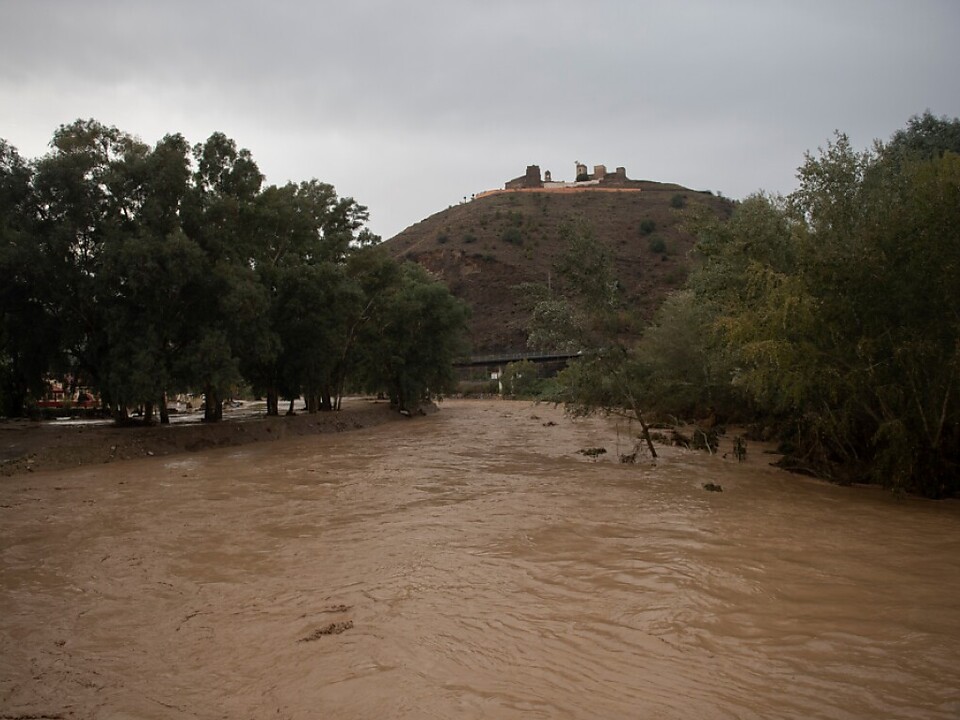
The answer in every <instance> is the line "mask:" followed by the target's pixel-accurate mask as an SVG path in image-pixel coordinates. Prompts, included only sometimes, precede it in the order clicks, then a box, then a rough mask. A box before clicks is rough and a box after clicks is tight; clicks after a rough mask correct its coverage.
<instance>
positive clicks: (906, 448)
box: [693, 122, 960, 497]
mask: <svg viewBox="0 0 960 720" xmlns="http://www.w3.org/2000/svg"><path fill="white" fill-rule="evenodd" d="M927 125H929V123H914V124H912V125H911V127H910V129H909V130H908V131H907V132H906V133H905V134H898V135H895V136H894V140H893V141H892V143H891V146H889V147H884V146H882V145H881V146H878V148H877V149H876V150H875V151H874V152H872V153H858V152H856V151H854V150H853V149H852V148H851V146H850V143H849V141H848V140H847V138H846V137H845V136H843V135H838V136H837V138H836V139H835V140H834V141H833V142H831V143H829V144H828V146H827V147H826V148H825V149H823V150H821V151H820V152H819V153H818V154H817V155H816V156H813V155H810V156H808V157H807V159H806V162H805V163H804V165H803V166H802V167H801V168H800V171H799V178H800V187H799V188H798V190H797V191H796V192H795V193H793V194H791V195H790V196H789V197H788V198H786V200H781V199H779V198H769V197H765V196H762V195H758V196H755V197H753V198H749V199H748V200H747V201H745V202H744V203H743V204H742V205H741V206H740V208H739V209H738V210H737V212H736V213H735V214H734V216H733V218H732V219H731V221H730V222H729V223H727V224H726V225H725V226H720V225H717V224H712V225H711V226H709V227H706V228H704V229H703V232H702V240H701V243H700V246H699V249H700V251H701V253H702V255H703V257H704V262H703V265H702V270H701V271H700V272H699V273H698V275H697V276H696V278H695V279H694V281H693V284H694V287H695V288H696V291H697V293H698V296H699V297H700V298H701V300H702V301H703V302H704V303H705V304H707V305H709V306H711V307H713V308H714V309H715V310H716V312H717V323H716V325H717V327H718V329H719V331H720V333H721V337H722V339H723V342H724V345H725V347H727V348H728V350H729V352H731V353H733V354H734V355H735V356H736V362H737V365H738V367H739V371H738V373H737V377H736V384H737V386H738V387H739V388H741V389H742V390H744V391H745V392H747V393H749V395H750V396H751V397H752V398H753V400H754V402H756V403H757V406H758V408H759V409H760V410H761V411H763V412H766V413H768V414H769V415H770V416H772V417H774V418H779V420H780V422H781V423H782V425H783V426H785V427H790V428H792V429H793V433H794V437H795V438H796V448H797V452H796V458H795V460H794V461H795V462H797V463H800V464H801V465H803V466H806V467H808V468H815V469H816V470H817V471H819V472H821V473H824V474H827V475H829V476H832V477H835V478H837V479H841V480H843V479H872V480H874V481H876V482H879V483H882V484H884V485H887V486H890V487H894V488H898V489H903V490H908V491H914V492H920V493H923V494H925V495H929V496H934V497H938V496H943V495H949V494H951V493H953V492H956V491H957V489H958V487H960V486H958V481H957V478H958V477H960V473H958V461H960V451H958V448H960V443H958V438H960V382H958V378H960V375H958V370H960V316H958V315H957V313H956V312H953V311H951V310H950V308H955V307H956V298H957V297H960V235H958V232H960V230H958V228H960V156H958V155H956V154H954V153H952V152H950V151H949V148H948V150H947V151H946V152H944V153H942V154H941V153H939V152H935V151H932V150H931V146H936V145H937V144H938V143H939V142H941V139H940V138H941V133H940V132H939V131H940V130H942V129H944V125H951V124H949V123H939V122H938V123H935V124H934V129H935V130H937V132H936V133H934V134H933V135H932V136H928V137H922V136H923V128H924V127H925V126H927ZM948 129H949V128H948ZM907 138H909V140H908V139H907ZM891 148H892V149H891ZM911 148H920V149H919V150H913V149H911Z"/></svg>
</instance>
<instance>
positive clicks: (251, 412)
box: [0, 398, 404, 476]
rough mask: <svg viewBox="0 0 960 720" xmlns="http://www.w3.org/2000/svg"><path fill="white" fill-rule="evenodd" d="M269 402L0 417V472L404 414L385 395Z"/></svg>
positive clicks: (313, 430) (355, 425)
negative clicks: (157, 417) (315, 409)
mask: <svg viewBox="0 0 960 720" xmlns="http://www.w3.org/2000/svg"><path fill="white" fill-rule="evenodd" d="M265 410H266V408H265V406H263V403H243V404H240V405H238V407H235V408H233V409H231V410H228V411H227V412H226V413H225V415H224V419H223V421H222V422H219V423H204V422H201V421H200V415H199V413H198V414H195V415H193V416H191V417H187V418H182V417H181V418H177V421H176V422H174V423H172V424H170V425H154V426H149V427H137V426H133V427H117V426H116V425H114V424H113V423H112V422H110V421H95V422H89V421H83V420H62V421H60V420H57V421H41V422H36V421H30V420H10V421H6V422H2V423H0V475H2V476H12V475H21V474H24V473H30V472H37V471H42V470H58V469H66V468H71V467H80V466H84V465H98V464H103V463H110V462H115V461H118V460H131V459H134V458H142V457H152V456H164V455H175V454H179V453H189V452H197V451H200V450H207V449H210V448H217V447H232V446H236V445H247V444H249V443H257V442H265V441H271V440H280V439H282V438H285V437H297V436H304V435H315V434H319V433H337V432H345V431H348V430H357V429H360V428H365V427H372V426H375V425H380V424H383V423H386V422H390V421H392V420H403V419H404V418H403V416H402V415H400V414H399V413H397V412H396V411H394V410H391V408H390V404H389V403H388V402H385V401H382V400H381V401H377V400H373V399H370V398H347V399H345V400H344V402H343V408H342V409H341V410H339V411H337V412H326V413H316V414H312V415H311V414H308V413H306V412H302V413H299V414H297V415H290V416H287V415H281V416H280V417H266V415H265Z"/></svg>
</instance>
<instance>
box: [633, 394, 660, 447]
mask: <svg viewBox="0 0 960 720" xmlns="http://www.w3.org/2000/svg"><path fill="white" fill-rule="evenodd" d="M630 405H631V406H632V409H633V414H634V415H636V416H637V421H638V422H639V423H640V430H641V432H642V433H643V439H644V440H646V442H647V449H648V450H650V455H651V456H653V457H657V451H656V449H655V448H654V447H653V440H652V439H651V438H650V428H648V427H647V423H646V422H644V420H643V413H642V412H640V408H638V407H637V404H636V403H635V402H634V401H633V398H631V399H630Z"/></svg>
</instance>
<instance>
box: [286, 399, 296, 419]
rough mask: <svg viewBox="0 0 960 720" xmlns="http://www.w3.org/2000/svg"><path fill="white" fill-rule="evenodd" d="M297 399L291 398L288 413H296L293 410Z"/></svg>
mask: <svg viewBox="0 0 960 720" xmlns="http://www.w3.org/2000/svg"><path fill="white" fill-rule="evenodd" d="M296 401H297V399H296V398H290V407H289V408H288V409H287V415H296V413H295V412H294V411H293V404H294V403H295V402H296Z"/></svg>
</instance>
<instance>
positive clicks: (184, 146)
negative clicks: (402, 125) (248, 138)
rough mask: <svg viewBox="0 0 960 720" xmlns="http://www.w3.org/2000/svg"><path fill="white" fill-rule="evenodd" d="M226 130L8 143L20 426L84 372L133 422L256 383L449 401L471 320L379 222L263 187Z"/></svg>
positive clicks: (5, 291)
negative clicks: (354, 383) (37, 401)
mask: <svg viewBox="0 0 960 720" xmlns="http://www.w3.org/2000/svg"><path fill="white" fill-rule="evenodd" d="M262 182H263V177H262V175H261V174H260V171H259V169H258V167H257V164H256V162H255V161H254V160H253V157H252V155H251V154H250V152H249V151H248V150H245V149H239V148H238V147H237V146H236V144H235V143H234V141H233V140H231V139H230V138H228V137H226V136H225V135H223V134H222V133H214V134H213V135H211V136H210V138H208V139H207V141H206V142H204V143H201V144H197V145H194V146H193V147H191V146H190V145H189V144H188V143H187V142H186V140H185V139H184V138H183V137H182V136H180V135H170V136H167V137H165V138H163V139H162V140H161V141H160V142H158V143H157V145H156V146H155V147H153V148H151V147H148V146H147V145H145V144H143V143H141V142H139V141H138V140H136V139H134V138H132V137H131V136H129V135H127V134H125V133H122V132H120V131H119V130H117V129H116V128H113V127H107V126H104V125H101V124H99V123H97V122H95V121H93V120H89V121H82V120H81V121H77V122H75V123H73V124H71V125H65V126H62V127H60V128H59V129H58V130H57V132H56V133H55V134H54V139H53V142H52V143H51V151H50V152H49V153H48V154H47V155H45V156H44V157H43V158H40V159H39V160H37V161H35V162H32V163H28V162H25V161H23V160H22V159H21V158H20V156H19V155H18V154H17V152H16V150H15V149H14V148H12V147H10V146H9V145H7V144H6V143H5V142H2V141H0V272H2V274H3V276H4V283H3V284H2V285H0V301H2V305H0V310H2V312H0V401H2V403H3V412H5V413H9V414H18V413H20V412H22V411H23V409H24V408H25V407H26V406H27V404H28V403H29V402H30V398H31V396H32V397H33V398H38V397H40V396H41V394H42V393H43V392H44V389H45V386H46V379H47V378H48V377H49V376H50V375H51V374H52V375H62V374H64V373H70V374H71V376H72V377H73V378H74V380H75V381H77V382H79V383H80V384H82V385H85V386H89V387H91V388H93V389H94V390H95V391H96V392H98V393H99V394H100V395H101V398H102V399H103V400H104V402H105V403H106V404H107V405H108V406H110V407H112V408H114V409H115V411H116V412H117V415H118V418H122V417H124V416H125V415H126V407H127V406H130V405H139V404H142V405H144V406H147V407H149V406H151V405H153V404H156V403H159V402H161V400H162V398H163V396H164V395H165V394H166V393H171V392H178V391H187V390H189V391H193V392H202V393H204V394H205V395H206V405H205V419H208V420H217V419H219V418H220V417H221V415H222V402H221V398H223V397H225V396H228V395H231V394H233V393H234V392H235V391H236V388H237V387H239V386H241V385H249V386H252V387H255V388H256V389H257V391H258V392H265V393H266V395H267V399H268V412H271V413H276V411H277V400H278V398H279V396H280V395H281V394H283V395H286V396H289V397H297V396H299V395H300V394H303V395H304V397H305V398H306V401H307V407H308V408H309V409H311V410H316V409H332V408H334V407H336V406H337V405H338V404H339V397H340V395H341V393H342V391H343V388H344V386H345V383H346V378H347V375H348V374H351V373H352V374H354V375H355V376H357V377H358V378H359V377H362V378H364V379H368V380H370V379H371V378H373V377H374V376H375V374H374V373H372V372H371V368H375V367H376V366H377V363H378V362H379V361H380V360H382V359H384V358H386V361H387V362H386V364H381V366H380V367H379V369H380V371H382V372H381V373H380V374H379V375H376V380H377V382H378V383H379V386H381V387H389V388H390V390H391V393H392V394H393V395H394V396H395V398H396V399H397V400H398V403H399V404H401V405H410V404H415V403H416V402H417V401H419V400H420V399H422V398H423V397H426V396H428V395H430V394H433V393H439V392H444V391H445V390H446V389H447V387H448V386H449V381H450V375H451V368H450V361H451V359H452V357H453V356H454V355H455V354H457V353H458V352H459V348H460V344H459V343H460V339H461V330H462V325H463V318H464V316H465V315H464V314H465V311H464V310H463V308H462V306H460V305H458V304H457V303H456V302H455V301H453V300H452V298H451V297H450V296H449V293H447V291H446V289H445V288H442V287H441V286H438V285H436V284H435V283H432V282H430V281H429V279H428V278H426V276H424V275H423V274H422V273H420V274H417V272H415V271H413V270H410V269H407V270H403V271H401V269H400V266H399V265H398V264H397V263H396V262H395V261H394V260H392V259H390V258H389V257H387V256H385V255H383V254H382V253H378V252H377V251H376V249H375V248H374V247H373V246H374V245H375V244H376V243H377V241H378V238H377V237H376V236H375V235H373V234H372V233H370V231H369V230H368V229H366V228H365V227H364V224H365V222H366V220H367V209H366V208H365V207H364V206H362V205H359V204H358V203H357V202H356V201H354V200H353V199H352V198H340V197H338V196H337V193H336V191H335V190H334V188H333V186H331V185H329V184H327V183H322V182H319V181H317V180H310V181H306V182H301V183H298V184H295V183H288V184H287V185H285V186H283V187H277V186H270V187H266V188H264V187H262Z"/></svg>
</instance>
